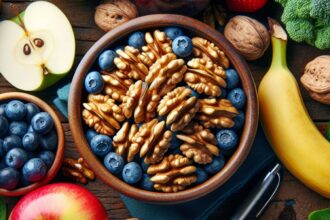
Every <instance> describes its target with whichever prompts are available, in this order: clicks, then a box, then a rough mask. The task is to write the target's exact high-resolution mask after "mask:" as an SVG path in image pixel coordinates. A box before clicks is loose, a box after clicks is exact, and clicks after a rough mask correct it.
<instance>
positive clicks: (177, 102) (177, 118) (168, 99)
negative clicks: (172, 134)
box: [157, 87, 199, 131]
mask: <svg viewBox="0 0 330 220" xmlns="http://www.w3.org/2000/svg"><path fill="white" fill-rule="evenodd" d="M190 94H191V90H190V89H188V88H186V87H178V88H176V89H174V90H173V91H171V92H169V93H168V94H167V95H166V96H164V97H163V98H162V100H161V101H160V103H159V105H158V107H157V112H158V114H159V116H165V115H167V117H166V125H168V126H170V125H171V130H172V131H179V130H181V129H183V128H184V127H185V126H186V125H187V124H188V123H189V122H190V121H191V120H192V118H193V117H194V116H195V114H196V112H197V111H198V110H199V103H198V100H197V98H196V97H194V96H192V97H189V96H190Z"/></svg>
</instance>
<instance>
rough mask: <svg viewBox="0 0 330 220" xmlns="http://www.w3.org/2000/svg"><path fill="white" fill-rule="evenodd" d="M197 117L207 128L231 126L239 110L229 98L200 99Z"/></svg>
mask: <svg viewBox="0 0 330 220" xmlns="http://www.w3.org/2000/svg"><path fill="white" fill-rule="evenodd" d="M199 104H200V108H199V111H198V113H197V116H196V119H197V120H199V122H200V123H201V124H202V125H204V127H206V128H231V127H233V126H234V125H235V123H234V120H233V118H234V117H236V116H237V115H238V110H237V109H236V108H235V107H234V106H233V105H232V104H231V102H230V101H229V100H227V99H218V100H217V99H214V98H213V99H200V100H199Z"/></svg>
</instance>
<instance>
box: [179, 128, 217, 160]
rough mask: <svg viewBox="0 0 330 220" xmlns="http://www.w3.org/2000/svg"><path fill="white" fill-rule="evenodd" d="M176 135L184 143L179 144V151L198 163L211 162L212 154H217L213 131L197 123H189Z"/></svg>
mask: <svg viewBox="0 0 330 220" xmlns="http://www.w3.org/2000/svg"><path fill="white" fill-rule="evenodd" d="M182 133H183V134H177V135H176V137H177V138H178V139H179V140H181V141H183V142H184V143H183V144H182V145H181V146H180V150H181V152H182V153H183V154H184V155H186V157H188V158H192V159H193V160H194V161H195V162H196V163H198V164H208V163H211V162H212V157H213V156H218V155H219V148H218V147H217V143H216V140H215V137H214V135H213V133H212V132H211V131H210V130H209V129H206V128H204V127H203V126H202V125H199V124H197V123H196V124H191V125H189V126H187V127H186V128H185V129H184V130H183V131H182Z"/></svg>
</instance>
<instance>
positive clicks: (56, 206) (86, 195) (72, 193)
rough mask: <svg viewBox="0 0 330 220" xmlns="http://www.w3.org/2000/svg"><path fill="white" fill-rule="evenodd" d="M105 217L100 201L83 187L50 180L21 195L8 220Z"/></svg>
mask: <svg viewBox="0 0 330 220" xmlns="http://www.w3.org/2000/svg"><path fill="white" fill-rule="evenodd" d="M36 219H38V220H72V219H79V220H96V219H97V220H106V219H109V218H108V216H107V213H106V211H105V208H104V207H103V205H102V204H101V202H100V201H99V200H98V199H97V198H96V197H95V196H94V195H93V194H92V193H91V192H89V191H88V190H86V189H85V188H83V187H81V186H78V185H74V184H71V183H53V184H49V185H46V186H43V187H41V188H39V189H37V190H34V191H32V192H30V193H29V194H27V195H25V196H24V197H23V198H22V199H21V200H20V201H19V202H18V203H17V204H16V206H15V207H14V209H13V210H12V212H11V214H10V216H9V220H36Z"/></svg>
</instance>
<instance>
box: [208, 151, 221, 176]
mask: <svg viewBox="0 0 330 220" xmlns="http://www.w3.org/2000/svg"><path fill="white" fill-rule="evenodd" d="M224 166H225V158H224V157H223V156H222V155H220V156H219V157H214V158H213V160H212V162H211V163H209V164H207V165H206V166H205V170H206V172H208V173H209V174H215V173H217V172H219V171H220V170H221V169H222V168H223V167H224Z"/></svg>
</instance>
